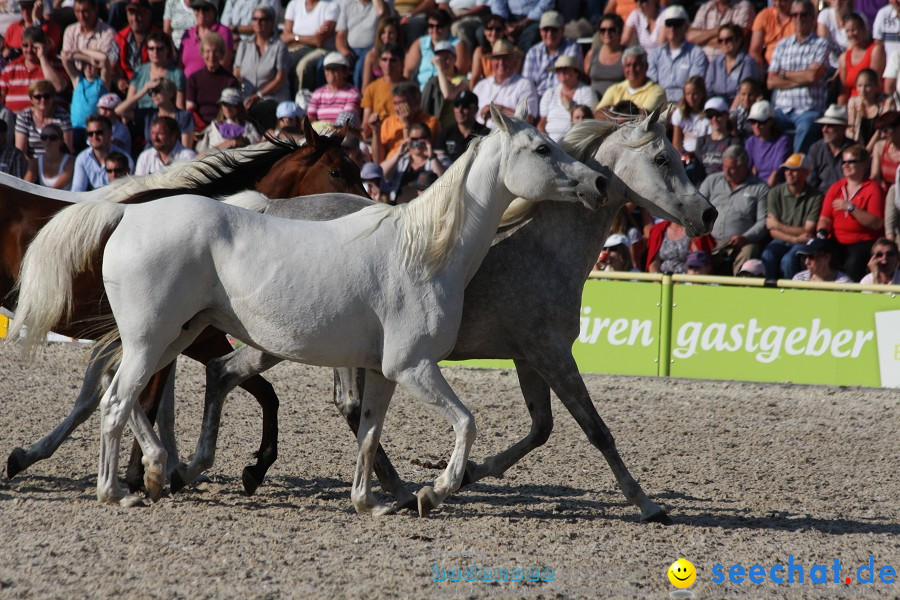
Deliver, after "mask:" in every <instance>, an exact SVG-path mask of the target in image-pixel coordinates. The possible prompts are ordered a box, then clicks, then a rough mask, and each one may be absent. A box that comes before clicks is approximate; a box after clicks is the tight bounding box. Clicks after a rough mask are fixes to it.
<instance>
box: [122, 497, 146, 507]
mask: <svg viewBox="0 0 900 600" xmlns="http://www.w3.org/2000/svg"><path fill="white" fill-rule="evenodd" d="M119 506H123V507H125V508H134V507H136V506H146V504H144V501H143V500H142V499H141V497H140V496H134V495H132V494H128V495H127V496H122V498H121V500H119Z"/></svg>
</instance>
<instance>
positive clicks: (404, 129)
mask: <svg viewBox="0 0 900 600" xmlns="http://www.w3.org/2000/svg"><path fill="white" fill-rule="evenodd" d="M391 94H392V95H393V103H394V114H393V115H391V116H389V117H388V118H386V119H385V120H384V121H383V122H382V121H381V120H380V119H379V118H378V115H375V114H373V115H372V117H371V121H370V124H371V125H372V131H373V133H372V156H373V158H374V160H375V161H383V160H384V157H388V156H391V155H393V154H396V153H397V152H399V151H400V146H401V144H403V143H404V142H406V141H408V140H407V138H408V136H409V128H410V126H411V125H412V124H413V123H416V122H422V123H425V124H426V125H428V129H429V130H431V135H432V137H437V134H438V133H440V131H441V124H440V122H439V121H438V120H437V118H436V117H434V116H432V115H429V114H428V113H426V112H425V111H424V110H422V108H421V104H422V96H421V93H420V92H419V86H417V85H416V84H415V83H413V82H411V81H404V82H401V83H398V84H397V85H395V86H394V88H393V89H392V90H391Z"/></svg>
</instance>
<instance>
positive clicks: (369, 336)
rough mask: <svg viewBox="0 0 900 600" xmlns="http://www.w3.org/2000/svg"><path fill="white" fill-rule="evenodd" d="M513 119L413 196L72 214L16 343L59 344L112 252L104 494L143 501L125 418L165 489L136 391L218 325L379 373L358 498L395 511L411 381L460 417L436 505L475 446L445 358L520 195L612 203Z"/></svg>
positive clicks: (31, 296)
mask: <svg viewBox="0 0 900 600" xmlns="http://www.w3.org/2000/svg"><path fill="white" fill-rule="evenodd" d="M491 111H492V116H493V118H494V121H495V123H497V126H498V127H497V130H496V131H495V132H494V133H493V134H492V135H490V136H488V137H486V138H483V139H481V140H477V141H476V142H474V143H473V144H472V146H471V147H470V149H469V150H468V151H467V152H466V153H465V154H464V156H463V157H462V158H461V159H460V160H459V161H457V164H455V165H454V166H453V167H452V168H451V169H450V170H449V171H448V173H447V174H445V175H444V177H443V178H442V179H441V181H440V182H438V183H437V184H435V185H434V186H432V188H431V189H430V190H429V191H428V192H426V193H425V194H423V195H422V196H421V197H420V198H419V199H417V200H416V201H414V202H411V203H409V204H407V205H403V206H398V207H389V206H386V205H378V206H373V207H371V208H368V209H365V210H363V211H360V212H358V213H355V214H353V215H349V216H347V217H345V218H342V219H338V220H336V221H329V222H321V223H310V222H302V221H291V220H285V219H278V218H272V217H267V216H265V215H260V214H257V213H252V212H249V211H245V210H242V209H239V208H235V207H232V206H228V205H223V204H221V203H219V202H216V201H214V200H211V199H208V198H204V197H200V196H176V197H173V198H168V199H164V200H159V201H156V202H152V203H148V204H143V205H134V206H123V205H121V204H110V203H89V204H82V205H79V206H76V207H73V208H69V209H66V210H65V211H63V212H62V213H60V214H59V215H58V216H57V217H56V218H54V219H53V221H51V222H50V223H49V224H48V225H47V226H46V227H44V229H43V230H42V231H41V232H40V234H39V235H38V237H37V238H35V241H34V242H33V243H32V245H31V247H30V248H29V251H28V253H27V255H26V257H25V260H24V264H23V269H22V277H21V292H20V298H19V309H18V311H17V313H16V319H15V321H14V322H13V324H12V327H11V331H10V333H11V336H12V337H15V336H16V335H17V334H18V332H19V331H20V330H21V329H22V327H23V326H27V334H26V337H25V346H26V350H28V349H29V348H30V347H31V346H33V345H34V344H35V343H37V341H38V340H40V339H43V336H44V334H45V332H46V329H47V328H48V327H49V326H50V325H52V324H53V323H55V322H56V321H57V320H58V318H59V316H60V314H61V313H62V312H63V311H64V309H65V306H66V304H67V303H68V302H69V301H70V300H71V280H72V276H73V274H74V273H77V272H78V271H79V269H82V268H84V265H85V264H88V263H89V259H90V257H91V256H92V255H93V253H94V252H97V251H101V247H102V243H103V240H104V239H105V238H106V237H107V236H108V241H107V242H106V245H105V247H102V253H103V279H104V286H105V288H106V292H107V294H108V297H109V303H110V306H111V308H112V313H113V315H114V317H115V320H116V324H117V326H118V331H119V336H120V339H121V346H122V359H121V364H120V366H119V370H118V371H117V373H116V375H115V377H114V378H113V381H112V383H111V384H110V387H109V389H108V390H107V391H106V393H105V394H104V396H103V400H102V401H101V423H102V425H101V449H100V468H99V473H98V478H97V498H98V500H100V501H101V502H107V503H119V504H122V505H126V506H127V505H133V504H135V503H136V502H139V499H138V498H136V497H134V496H130V495H127V494H126V493H125V492H124V490H122V489H121V487H120V486H119V482H118V479H117V477H116V470H117V466H118V455H119V444H120V439H121V434H122V431H123V429H124V426H125V424H126V422H127V421H128V420H129V419H130V424H131V428H132V430H133V431H134V434H135V437H136V439H137V440H138V442H139V443H140V445H141V448H142V450H143V452H144V465H145V467H146V471H145V484H146V487H147V490H148V492H149V494H150V497H151V499H154V500H155V499H157V498H158V497H159V495H160V493H161V490H162V487H163V484H164V465H165V451H164V450H163V449H162V447H161V446H160V444H159V441H158V439H157V438H156V436H155V434H154V433H153V430H152V428H151V426H150V424H149V422H148V421H147V418H146V415H144V413H143V412H142V411H141V410H140V408H139V407H138V406H137V405H136V403H135V400H136V399H137V395H138V393H139V392H140V390H141V389H142V388H143V387H144V385H146V382H147V380H148V378H149V377H150V376H151V375H152V374H153V373H154V372H155V371H156V370H157V369H158V368H160V367H161V366H163V365H166V364H168V363H169V362H171V361H172V360H173V359H174V358H175V356H177V355H178V354H179V353H181V351H182V350H184V348H185V347H186V346H187V345H188V344H190V343H191V342H192V341H193V340H194V338H195V337H196V336H197V335H198V334H199V333H200V332H201V331H202V330H203V329H204V328H205V327H206V326H208V325H214V326H216V327H218V328H219V329H221V330H223V331H229V332H231V333H232V334H233V335H234V336H235V337H237V338H238V339H240V340H242V341H244V342H246V343H247V344H250V345H252V346H254V347H256V348H259V349H261V350H264V351H266V352H267V353H269V354H272V355H274V356H277V357H280V358H283V359H289V360H295V361H300V362H305V363H309V364H315V365H321V366H332V367H338V366H359V367H364V368H366V369H367V377H368V378H369V379H367V385H366V390H365V398H364V406H363V419H362V423H361V424H360V428H359V434H358V437H357V440H358V443H359V447H360V450H359V456H358V459H357V467H356V471H355V474H354V482H353V489H352V492H351V498H352V501H353V505H354V507H355V508H356V510H357V511H359V512H375V513H377V514H380V513H383V512H388V511H389V510H391V509H390V507H387V506H380V505H378V504H376V502H375V498H374V496H373V494H372V491H371V474H372V461H373V458H374V455H375V450H376V448H377V447H378V442H379V439H380V435H381V429H382V425H383V421H384V416H385V413H386V410H387V406H388V402H389V400H390V397H391V395H392V393H393V390H394V387H395V385H396V384H397V383H399V384H401V385H402V386H404V387H405V388H407V389H408V390H409V391H410V392H411V393H412V394H413V395H415V396H418V397H419V398H421V399H422V400H423V401H425V402H426V403H427V404H428V405H430V406H433V407H434V408H435V409H437V411H438V412H439V413H440V414H441V415H443V416H444V417H445V418H446V419H447V420H448V421H449V422H450V423H451V424H452V426H453V428H454V431H455V433H456V443H455V446H454V450H453V453H452V455H451V457H450V460H449V462H448V465H447V468H446V470H445V471H444V473H443V474H442V475H441V476H439V477H438V478H437V480H436V481H435V485H434V488H433V489H432V488H431V487H428V486H426V487H425V488H423V489H422V490H420V492H419V512H420V514H423V515H424V514H425V513H427V512H428V511H430V510H432V509H433V508H434V507H436V506H438V505H439V504H440V503H441V502H442V501H443V500H444V499H445V498H446V497H447V495H449V494H450V493H451V492H453V491H454V490H456V489H457V488H458V487H459V485H460V482H461V481H462V476H463V473H464V470H465V466H466V461H467V459H468V455H469V450H470V448H471V445H472V443H473V441H474V436H475V424H474V419H473V417H472V415H471V413H470V412H469V411H468V410H467V409H466V407H465V406H464V405H463V404H462V403H461V402H460V401H459V399H458V398H457V397H456V395H455V394H454V393H453V391H452V390H451V389H450V386H449V385H448V384H447V382H446V380H445V379H444V378H443V376H442V375H441V372H440V369H439V368H438V366H437V362H438V361H439V360H440V359H441V358H443V357H444V356H446V355H447V354H448V353H449V352H450V350H451V349H452V348H453V344H454V341H455V338H456V334H457V330H458V328H459V323H460V318H461V312H462V303H463V290H464V288H465V285H466V283H467V282H468V281H469V280H470V279H471V278H472V276H473V275H474V274H475V271H476V270H477V268H478V266H479V264H480V263H481V260H482V259H483V258H484V256H485V254H486V253H487V251H488V249H489V248H490V244H491V240H492V239H493V236H494V232H495V231H496V229H497V226H498V224H499V223H500V219H501V217H502V215H503V212H504V211H505V210H506V208H507V207H508V206H509V204H510V202H511V201H512V200H513V199H514V198H515V197H517V196H520V197H522V198H525V199H529V200H545V199H546V200H558V201H567V202H576V201H578V202H582V203H583V204H585V205H587V206H589V207H591V208H596V207H597V206H598V205H599V204H600V202H601V198H602V194H601V193H600V188H601V187H602V186H603V183H602V179H601V177H600V176H599V174H598V173H597V172H596V171H593V170H591V169H589V168H588V167H586V166H585V165H583V164H582V163H580V162H578V161H576V160H575V159H573V158H571V157H570V156H568V155H567V154H565V153H564V152H563V151H562V150H560V149H559V147H558V146H556V144H554V143H553V142H552V141H551V140H550V139H549V138H548V137H547V136H545V135H542V134H540V133H539V132H538V131H537V130H536V129H534V128H533V127H530V126H528V125H526V124H524V123H522V122H521V121H519V120H517V119H514V118H510V117H506V116H504V115H503V114H501V113H500V111H498V110H496V109H495V108H493V107H492V109H491Z"/></svg>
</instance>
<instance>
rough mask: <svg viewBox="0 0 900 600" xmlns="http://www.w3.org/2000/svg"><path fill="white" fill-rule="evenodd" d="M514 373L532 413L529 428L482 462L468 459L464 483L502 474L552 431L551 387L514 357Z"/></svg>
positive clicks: (541, 444) (542, 443)
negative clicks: (518, 439)
mask: <svg viewBox="0 0 900 600" xmlns="http://www.w3.org/2000/svg"><path fill="white" fill-rule="evenodd" d="M515 362H516V374H517V375H518V376H519V386H520V387H521V388H522V395H523V396H525V406H527V407H528V413H529V414H530V415H531V429H530V430H529V432H528V435H526V436H525V437H524V438H523V439H521V440H520V441H518V442H516V443H515V444H513V445H512V446H511V447H510V448H508V449H506V450H504V451H502V452H499V453H497V454H494V455H493V456H489V457H488V458H486V459H485V461H484V462H483V463H482V464H476V463H474V462H472V461H469V464H468V466H467V467H466V475H465V477H464V478H463V483H462V484H463V485H464V486H465V485H469V484H471V483H475V482H476V481H479V480H480V479H484V478H485V477H503V474H504V473H505V472H506V471H507V470H508V469H509V468H510V467H512V466H513V465H514V464H516V463H517V462H519V461H520V460H522V458H523V457H524V456H525V455H526V454H528V453H529V452H531V451H532V450H534V449H535V448H537V447H539V446H543V445H544V444H546V443H547V440H548V439H549V438H550V432H551V431H553V412H552V411H551V409H550V386H549V385H548V384H547V382H546V381H544V378H543V377H541V375H540V374H539V373H538V372H537V371H535V370H534V369H532V368H531V366H529V364H528V363H527V362H526V361H523V360H517V361H515Z"/></svg>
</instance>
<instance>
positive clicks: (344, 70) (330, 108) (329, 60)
mask: <svg viewBox="0 0 900 600" xmlns="http://www.w3.org/2000/svg"><path fill="white" fill-rule="evenodd" d="M323 66H324V67H325V81H327V82H328V83H326V84H325V85H323V86H322V87H320V88H319V89H317V90H316V91H314V92H313V94H312V97H311V98H310V99H309V107H308V108H307V109H306V114H307V116H309V120H310V121H313V122H316V121H323V122H325V123H329V124H331V125H333V124H334V122H335V120H336V119H337V118H338V115H339V114H341V113H342V112H350V113H354V114H355V115H359V102H360V95H359V90H357V89H356V88H355V87H353V85H352V84H351V83H350V63H349V61H348V60H347V59H346V58H345V57H344V56H343V55H342V54H341V53H340V52H331V53H330V54H328V55H327V56H326V57H325V63H324V65H323Z"/></svg>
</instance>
